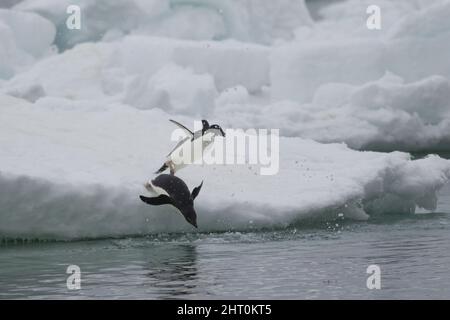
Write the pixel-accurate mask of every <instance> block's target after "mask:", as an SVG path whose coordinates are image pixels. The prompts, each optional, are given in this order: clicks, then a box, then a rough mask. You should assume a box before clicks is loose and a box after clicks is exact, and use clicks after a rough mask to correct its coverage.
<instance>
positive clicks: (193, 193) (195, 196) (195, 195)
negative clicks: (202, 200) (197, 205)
mask: <svg viewBox="0 0 450 320" xmlns="http://www.w3.org/2000/svg"><path fill="white" fill-rule="evenodd" d="M202 186H203V181H202V183H200V185H199V186H198V187H195V188H194V190H192V193H191V195H192V200H195V198H197V196H198V194H199V193H200V189H201V188H202Z"/></svg>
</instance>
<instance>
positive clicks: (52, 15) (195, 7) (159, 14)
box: [14, 0, 312, 50]
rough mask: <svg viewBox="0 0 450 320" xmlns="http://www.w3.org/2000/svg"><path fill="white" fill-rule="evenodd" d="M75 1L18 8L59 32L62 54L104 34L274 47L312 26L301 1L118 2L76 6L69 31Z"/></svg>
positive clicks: (86, 0)
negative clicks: (76, 25) (77, 18)
mask: <svg viewBox="0 0 450 320" xmlns="http://www.w3.org/2000/svg"><path fill="white" fill-rule="evenodd" d="M72 4H74V3H73V1H69V0H61V1H57V2H56V3H55V1H52V0H25V1H23V2H21V3H19V4H18V5H16V6H15V7H14V8H15V9H17V10H23V11H32V12H37V13H39V14H41V15H43V16H44V17H46V18H48V19H50V20H51V21H53V23H54V24H55V26H56V27H57V29H58V36H57V39H56V44H57V45H58V47H59V48H60V49H62V50H64V49H67V48H71V47H73V46H75V45H76V44H78V43H82V42H88V41H100V40H102V38H103V37H104V36H106V37H109V36H111V34H114V36H115V37H121V36H123V35H125V34H130V33H135V34H145V35H152V36H162V37H171V38H178V39H189V40H223V39H236V40H240V41H245V42H254V43H262V44H270V43H272V42H274V41H275V40H277V39H291V38H292V37H293V31H294V29H295V28H297V27H299V26H302V25H310V24H311V23H312V21H311V18H310V16H309V13H308V10H307V9H306V7H305V4H304V1H303V0H279V1H276V2H275V1H272V0H230V1H215V0H131V1H130V0H115V1H107V0H100V1H98V0H97V1H92V0H79V1H77V2H76V5H78V6H79V7H80V9H81V17H82V18H81V21H82V22H81V23H82V28H81V29H80V30H77V32H73V31H72V30H69V29H67V27H66V24H65V23H66V19H67V17H68V15H67V14H65V12H66V8H67V7H68V6H69V5H72Z"/></svg>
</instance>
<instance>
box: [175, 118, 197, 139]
mask: <svg viewBox="0 0 450 320" xmlns="http://www.w3.org/2000/svg"><path fill="white" fill-rule="evenodd" d="M169 121H170V122H172V123H174V124H175V125H177V126H178V127H180V128H181V129H183V130H184V132H186V134H187V135H188V136H189V137H190V138H192V137H193V136H194V133H193V132H192V131H191V130H189V129H188V128H186V127H185V126H183V125H182V124H181V123H179V122H177V121H175V120H172V119H169Z"/></svg>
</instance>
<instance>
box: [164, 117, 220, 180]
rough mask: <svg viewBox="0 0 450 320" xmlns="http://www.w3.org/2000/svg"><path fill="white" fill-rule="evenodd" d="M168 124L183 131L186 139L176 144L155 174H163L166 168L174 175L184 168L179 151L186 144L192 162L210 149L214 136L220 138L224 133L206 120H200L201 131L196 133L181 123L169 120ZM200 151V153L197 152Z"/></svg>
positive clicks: (217, 126) (184, 164)
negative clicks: (189, 149) (190, 153)
mask: <svg viewBox="0 0 450 320" xmlns="http://www.w3.org/2000/svg"><path fill="white" fill-rule="evenodd" d="M169 121H170V122H172V123H174V124H175V125H177V126H178V127H180V128H181V129H183V130H184V132H186V135H187V136H186V138H184V139H182V140H181V141H180V142H178V144H177V145H176V146H175V148H173V150H172V151H171V152H170V153H169V154H168V155H167V160H166V162H164V164H163V165H162V166H161V168H159V170H158V171H156V172H155V174H160V173H163V172H164V171H165V170H166V169H167V168H169V169H170V174H172V175H174V174H175V172H176V171H178V170H180V169H182V168H184V167H185V166H186V163H184V162H183V159H181V155H180V151H181V150H184V148H187V147H188V146H187V144H190V148H191V150H192V151H193V152H192V154H193V159H192V160H193V162H195V161H196V160H198V159H197V158H196V156H197V157H198V155H201V154H203V152H205V151H206V150H207V148H208V147H210V146H211V145H212V144H213V142H214V139H215V138H216V136H222V137H225V132H224V131H223V130H222V128H221V127H220V126H219V125H217V124H213V125H209V123H208V121H207V120H202V129H201V130H198V131H196V132H192V131H191V130H189V129H188V128H186V127H185V126H184V125H182V124H181V123H179V122H177V121H175V120H172V119H170V120H169ZM201 138H203V140H202V143H201V144H199V143H198V140H197V139H201ZM193 147H197V148H198V147H201V148H202V149H201V150H194V148H193ZM197 151H200V152H197Z"/></svg>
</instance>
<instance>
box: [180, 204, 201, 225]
mask: <svg viewBox="0 0 450 320" xmlns="http://www.w3.org/2000/svg"><path fill="white" fill-rule="evenodd" d="M180 211H181V213H182V214H183V216H184V218H185V219H186V221H187V222H189V223H190V224H192V225H193V226H194V227H196V228H197V213H196V212H195V209H194V206H193V205H192V206H191V205H189V206H186V207H184V208H182V209H181V210H180Z"/></svg>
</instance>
